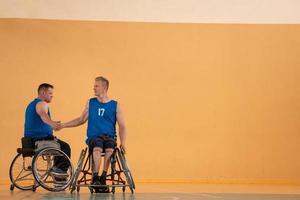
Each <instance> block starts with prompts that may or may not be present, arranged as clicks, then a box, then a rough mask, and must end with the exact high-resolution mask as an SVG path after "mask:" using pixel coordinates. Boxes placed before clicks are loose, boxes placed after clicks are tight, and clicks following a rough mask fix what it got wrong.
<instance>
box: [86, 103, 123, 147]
mask: <svg viewBox="0 0 300 200" xmlns="http://www.w3.org/2000/svg"><path fill="white" fill-rule="evenodd" d="M117 104H118V103H117V101H114V100H111V101H109V102H107V103H102V102H100V101H99V100H98V99H97V98H91V99H90V101H89V116H88V127H87V140H86V143H87V144H89V143H90V141H91V139H92V138H95V137H97V136H101V135H108V136H110V137H112V138H114V137H115V136H116V122H117Z"/></svg>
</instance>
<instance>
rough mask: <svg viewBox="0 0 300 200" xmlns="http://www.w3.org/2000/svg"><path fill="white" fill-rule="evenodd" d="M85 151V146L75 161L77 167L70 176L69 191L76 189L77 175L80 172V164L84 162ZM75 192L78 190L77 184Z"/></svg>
mask: <svg viewBox="0 0 300 200" xmlns="http://www.w3.org/2000/svg"><path fill="white" fill-rule="evenodd" d="M86 152H87V148H86V149H84V150H82V151H81V153H80V156H79V160H78V163H77V168H76V170H75V173H74V176H73V177H72V180H71V183H70V189H71V193H72V192H73V191H74V190H75V189H76V184H77V180H78V177H79V175H80V172H81V168H82V165H83V162H84V158H85V155H86ZM77 192H79V186H77Z"/></svg>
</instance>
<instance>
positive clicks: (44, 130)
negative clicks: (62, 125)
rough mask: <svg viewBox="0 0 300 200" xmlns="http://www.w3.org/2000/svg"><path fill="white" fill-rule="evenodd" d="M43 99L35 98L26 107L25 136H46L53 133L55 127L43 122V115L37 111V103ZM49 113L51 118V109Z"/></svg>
mask: <svg viewBox="0 0 300 200" xmlns="http://www.w3.org/2000/svg"><path fill="white" fill-rule="evenodd" d="M41 101H42V100H41V99H38V98H37V99H34V100H33V101H32V102H31V103H30V104H29V105H28V106H27V108H26V112H25V127H24V136H25V137H31V138H35V139H37V138H44V137H48V136H51V135H52V134H53V129H52V127H51V126H50V125H48V124H46V123H45V122H43V120H42V119H41V117H40V116H39V115H38V113H37V112H36V104H37V103H39V102H41ZM48 115H49V117H50V118H51V115H50V111H49V110H48Z"/></svg>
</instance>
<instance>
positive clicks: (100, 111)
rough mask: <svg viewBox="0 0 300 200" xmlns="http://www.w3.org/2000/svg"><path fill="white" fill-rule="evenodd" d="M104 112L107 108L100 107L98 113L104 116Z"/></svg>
mask: <svg viewBox="0 0 300 200" xmlns="http://www.w3.org/2000/svg"><path fill="white" fill-rule="evenodd" d="M104 112H105V109H104V108H99V109H98V115H99V116H101V117H102V116H103V115H104Z"/></svg>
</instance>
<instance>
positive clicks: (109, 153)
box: [105, 148, 114, 156]
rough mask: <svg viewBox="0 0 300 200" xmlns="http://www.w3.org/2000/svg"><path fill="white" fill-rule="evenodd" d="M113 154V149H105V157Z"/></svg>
mask: <svg viewBox="0 0 300 200" xmlns="http://www.w3.org/2000/svg"><path fill="white" fill-rule="evenodd" d="M113 152H114V149H111V148H108V149H105V155H109V156H110V155H112V154H113Z"/></svg>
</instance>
